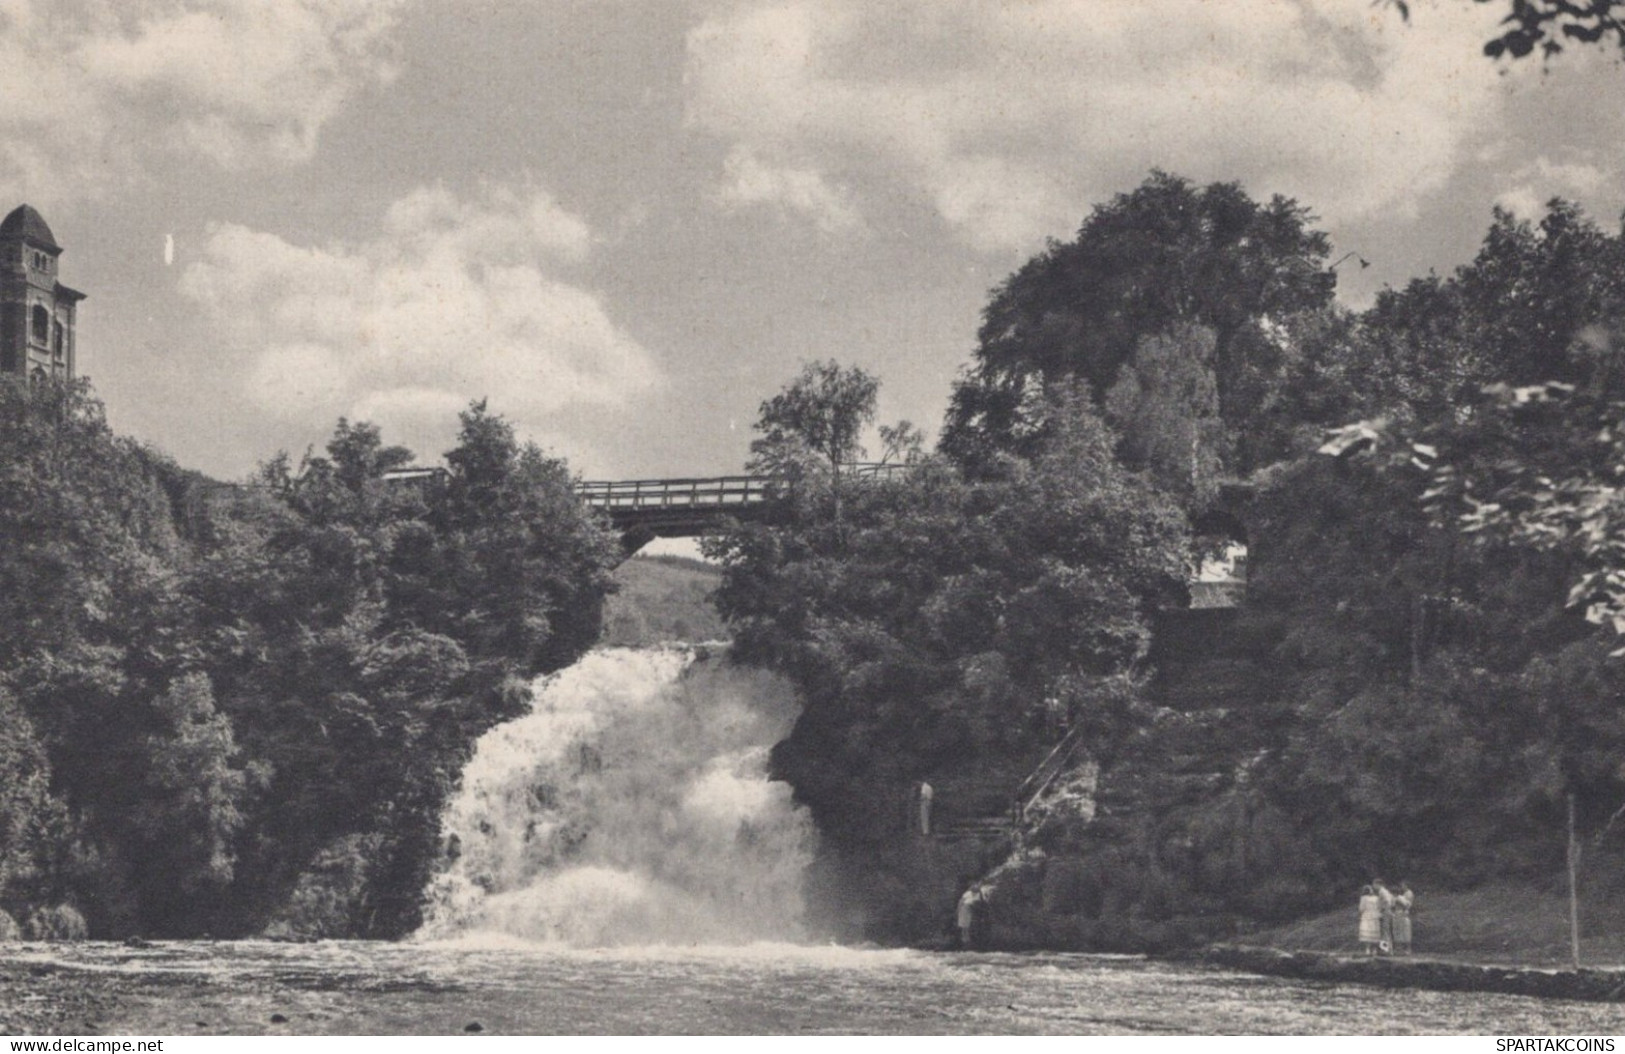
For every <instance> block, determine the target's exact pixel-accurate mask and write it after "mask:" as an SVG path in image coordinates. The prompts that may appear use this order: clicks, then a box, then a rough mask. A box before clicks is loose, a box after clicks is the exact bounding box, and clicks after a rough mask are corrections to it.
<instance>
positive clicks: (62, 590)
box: [0, 383, 618, 935]
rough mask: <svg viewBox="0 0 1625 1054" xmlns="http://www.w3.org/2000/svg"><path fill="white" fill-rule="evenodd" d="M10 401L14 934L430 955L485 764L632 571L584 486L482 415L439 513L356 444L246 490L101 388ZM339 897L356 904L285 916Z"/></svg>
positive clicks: (354, 433)
mask: <svg viewBox="0 0 1625 1054" xmlns="http://www.w3.org/2000/svg"><path fill="white" fill-rule="evenodd" d="M0 401H3V402H4V404H5V405H4V407H3V408H0V433H3V434H0V450H3V451H4V453H3V454H0V521H3V522H0V537H3V538H4V539H5V545H4V546H0V604H3V605H4V611H3V616H4V625H3V626H0V770H3V771H4V772H5V775H6V779H5V790H4V792H3V793H0V839H3V843H0V859H3V861H4V863H3V864H0V909H3V910H6V911H7V912H8V913H9V914H11V915H12V916H14V917H18V918H23V917H26V916H28V915H29V914H31V913H32V911H33V910H35V909H36V908H38V907H40V906H43V905H49V904H57V903H69V904H75V905H77V906H78V908H79V909H80V910H82V911H83V912H84V913H85V914H86V915H87V916H88V918H89V920H90V923H91V926H92V929H93V931H94V932H99V933H107V934H116V933H121V932H131V931H134V932H141V933H148V934H176V935H180V934H188V933H199V932H205V931H208V932H214V933H217V934H221V933H243V932H252V931H255V930H258V929H259V928H261V927H262V926H264V925H265V924H266V923H267V921H268V920H272V919H274V918H279V917H280V918H281V919H282V921H283V924H284V925H285V926H286V927H288V928H291V929H294V930H304V931H313V932H327V933H346V934H362V935H366V934H372V935H389V934H398V933H401V932H404V931H406V930H408V929H409V928H410V927H411V926H412V925H413V924H414V922H415V919H416V915H417V911H418V898H419V896H420V894H421V891H422V888H423V885H424V880H425V878H426V876H427V874H428V871H429V869H430V868H431V866H432V865H433V862H434V854H435V853H436V851H437V845H438V820H439V811H440V806H441V803H442V801H443V799H444V796H445V795H446V793H447V792H448V791H449V789H450V788H451V786H452V784H453V782H454V781H455V779H456V775H457V773H458V772H459V771H460V768H461V765H462V762H463V760H464V759H465V757H466V754H467V751H468V749H469V747H470V745H471V743H472V740H473V738H474V737H476V736H477V735H478V734H479V733H480V732H482V731H484V730H485V729H486V728H488V727H490V726H491V725H492V724H493V723H495V722H497V721H500V720H503V719H505V718H507V717H511V716H513V715H514V714H515V713H517V712H519V710H520V709H521V708H522V706H523V705H524V702H525V700H526V698H527V688H526V682H527V680H528V679H529V678H530V677H531V676H533V675H535V674H536V673H538V672H541V671H544V670H550V669H556V668H558V667H559V666H560V665H563V664H564V663H566V662H569V661H571V660H572V659H573V658H574V657H575V656H576V655H578V654H579V653H580V652H581V651H582V650H584V649H585V648H586V647H587V646H588V645H589V644H590V643H591V641H592V640H593V639H594V638H595V636H596V633H597V621H598V611H599V602H600V601H601V598H602V596H603V593H604V592H605V590H606V588H607V577H606V575H607V569H608V568H609V567H611V566H613V563H614V562H615V560H616V559H617V558H618V550H617V547H616V546H615V544H614V540H613V539H612V538H611V537H610V536H608V535H607V533H606V532H605V531H603V530H602V529H600V528H599V527H598V526H597V525H596V524H595V523H594V522H593V521H592V520H591V519H590V518H589V517H588V516H587V515H586V514H585V513H584V512H583V510H582V507H581V506H580V505H579V503H577V502H576V501H575V499H574V497H573V494H572V492H571V489H570V485H569V484H570V480H569V477H568V475H567V473H566V471H565V469H564V467H563V465H562V464H560V463H558V462H556V461H553V460H551V459H549V458H547V457H545V456H543V455H542V454H541V453H540V452H539V451H537V450H536V449H534V448H531V447H521V446H520V445H519V444H518V443H517V442H516V441H515V439H514V437H513V434H512V430H511V429H510V428H509V427H508V425H507V424H506V423H505V422H504V421H502V420H501V419H500V418H499V417H496V416H494V415H492V414H490V413H488V412H487V411H486V410H485V408H484V406H483V404H481V405H476V406H474V407H472V408H471V409H470V410H469V411H468V412H467V413H466V414H464V416H463V430H462V434H461V436H460V438H459V443H458V445H457V447H456V448H455V449H454V450H453V451H451V452H450V453H449V454H448V457H447V461H448V465H449V472H448V475H447V477H446V479H445V480H444V482H443V483H442V482H437V481H435V480H428V481H424V482H420V483H419V484H418V485H415V486H414V485H404V486H403V485H399V484H391V483H389V482H387V481H386V480H385V473H386V472H388V471H389V470H390V469H393V468H397V467H400V466H401V465H403V464H406V463H407V462H409V461H411V459H412V455H411V453H410V452H408V451H406V450H404V449H402V448H399V447H389V446H385V445H384V444H383V443H382V441H381V439H380V437H379V434H378V431H377V429H375V428H373V427H372V426H370V425H366V424H351V423H349V422H345V421H340V422H339V425H338V427H337V429H336V430H335V432H334V434H333V438H332V440H331V441H330V442H329V443H328V445H327V448H326V451H325V455H324V456H307V457H306V458H304V459H303V461H302V462H301V464H300V465H299V466H298V468H297V470H296V469H295V468H294V467H293V466H292V465H291V462H290V460H289V459H288V458H287V457H285V456H284V457H278V458H276V459H274V460H273V461H271V462H269V463H268V464H267V465H266V466H265V467H264V468H263V470H262V471H261V473H260V476H259V478H258V479H257V480H256V481H254V483H252V484H251V485H248V486H225V485H220V484H214V483H211V482H210V481H207V480H205V479H203V478H202V477H199V476H197V475H196V474H193V473H187V472H183V471H181V470H179V469H177V468H175V467H174V466H173V465H172V464H170V463H168V462H167V461H165V460H164V459H163V458H161V457H158V456H155V455H153V454H152V453H151V452H149V451H147V450H145V449H143V448H141V447H139V446H137V445H136V444H134V443H131V442H129V441H127V440H123V439H120V438H118V437H116V436H114V435H112V434H111V433H110V432H109V431H108V429H107V427H106V425H105V423H104V422H103V420H102V417H101V414H100V410H99V407H98V405H97V404H96V403H95V402H94V400H93V399H92V398H91V397H90V395H89V393H88V391H87V390H86V389H85V388H84V387H83V385H79V386H74V387H69V388H58V387H52V386H45V387H40V388H25V387H22V386H19V385H15V384H12V383H4V384H0ZM363 847H364V849H365V856H364V857H360V856H357V854H358V853H360V852H361V849H362V848H363ZM323 868H325V869H326V870H327V871H329V872H334V873H338V872H344V873H345V874H347V875H348V876H349V881H348V884H347V885H344V888H343V891H342V895H341V894H337V893H335V894H333V895H330V896H327V897H326V898H325V900H322V905H323V906H322V910H321V911H319V912H316V913H314V914H312V913H311V912H310V911H308V910H306V911H305V913H304V915H302V916H301V915H300V913H299V911H297V910H296V911H293V912H292V914H290V912H289V909H288V908H287V907H286V905H287V904H288V902H289V898H290V894H291V893H292V892H293V891H294V890H295V889H296V888H303V889H306V890H307V892H308V890H309V886H310V883H311V881H312V875H313V874H314V873H316V872H320V871H321V870H322V869H323ZM316 899H321V898H316ZM311 902H312V897H310V896H307V897H306V898H305V899H304V901H303V902H302V903H303V904H304V906H305V908H307V909H308V906H309V904H310V903H311Z"/></svg>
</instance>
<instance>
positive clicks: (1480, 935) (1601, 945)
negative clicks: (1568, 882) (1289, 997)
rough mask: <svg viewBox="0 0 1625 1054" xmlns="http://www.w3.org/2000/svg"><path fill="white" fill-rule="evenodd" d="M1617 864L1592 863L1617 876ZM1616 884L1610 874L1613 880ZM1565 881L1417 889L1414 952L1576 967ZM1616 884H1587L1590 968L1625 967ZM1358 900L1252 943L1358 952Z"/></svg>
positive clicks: (1584, 936) (1584, 948) (1583, 933)
mask: <svg viewBox="0 0 1625 1054" xmlns="http://www.w3.org/2000/svg"><path fill="white" fill-rule="evenodd" d="M1619 864H1620V861H1619V860H1617V859H1610V860H1606V861H1604V860H1600V859H1599V860H1597V861H1595V862H1594V864H1591V863H1590V862H1588V868H1589V867H1590V866H1595V867H1597V868H1606V869H1608V870H1610V871H1615V872H1616V873H1617V869H1618V867H1619ZM1610 878H1611V876H1610ZM1563 882H1564V880H1563V879H1561V878H1558V879H1554V880H1553V881H1551V882H1549V883H1543V884H1536V885H1515V884H1511V883H1500V884H1493V885H1486V886H1482V887H1480V888H1478V889H1474V890H1468V891H1465V892H1457V893H1437V894H1434V893H1429V892H1428V891H1427V890H1426V889H1419V890H1417V894H1416V908H1415V911H1414V913H1413V916H1412V922H1413V926H1414V943H1413V951H1414V953H1415V954H1416V955H1417V956H1419V957H1421V956H1426V957H1430V958H1446V959H1461V960H1466V961H1471V962H1481V963H1499V964H1508V965H1520V966H1563V965H1567V964H1568V962H1569V902H1568V895H1567V892H1566V887H1565V886H1564V884H1563ZM1615 885H1616V884H1615V882H1613V881H1606V882H1598V881H1592V882H1586V881H1584V879H1582V883H1581V891H1580V960H1581V962H1582V963H1583V964H1584V965H1587V966H1612V965H1622V964H1625V898H1622V897H1621V896H1620V891H1619V889H1618V888H1610V887H1615ZM1356 900H1357V898H1356V897H1354V896H1352V895H1351V897H1350V900H1349V906H1348V908H1347V909H1345V910H1340V911H1334V912H1329V913H1327V914H1325V915H1320V916H1317V917H1315V918H1310V919H1303V920H1300V921H1298V922H1294V923H1290V924H1288V925H1286V926H1281V927H1277V928H1275V929H1271V930H1266V931H1263V932H1261V933H1256V934H1250V935H1247V936H1246V937H1244V938H1242V940H1243V941H1244V943H1247V944H1267V945H1270V946H1273V947H1276V948H1283V949H1286V950H1288V951H1324V952H1345V953H1351V954H1352V953H1355V952H1358V951H1359V947H1360V946H1359V942H1358V941H1357V940H1356V939H1355V927H1356V921H1357V914H1358V911H1357V907H1356V903H1355V902H1356Z"/></svg>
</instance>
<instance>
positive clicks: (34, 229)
mask: <svg viewBox="0 0 1625 1054" xmlns="http://www.w3.org/2000/svg"><path fill="white" fill-rule="evenodd" d="M0 238H21V239H22V240H23V241H26V242H29V243H30V244H32V245H36V246H38V247H39V248H41V249H49V250H50V251H51V252H58V253H59V252H61V251H62V246H60V245H58V244H57V243H56V239H55V238H53V237H52V236H51V228H50V227H48V226H47V225H46V223H45V217H44V216H41V215H40V214H39V210H38V209H36V208H34V206H32V205H18V206H17V207H16V208H14V209H12V210H11V213H10V214H9V215H8V216H6V218H5V219H4V220H0Z"/></svg>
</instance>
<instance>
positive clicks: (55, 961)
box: [0, 940, 1625, 1035]
mask: <svg viewBox="0 0 1625 1054" xmlns="http://www.w3.org/2000/svg"><path fill="white" fill-rule="evenodd" d="M0 971H9V972H11V973H13V974H22V975H27V976H28V977H29V981H28V990H29V991H31V992H32V993H33V994H34V996H35V997H38V998H41V999H49V998H51V997H52V995H53V993H60V992H61V991H63V990H64V989H66V988H69V987H80V988H84V987H87V986H88V987H89V988H90V989H91V990H92V992H93V993H95V994H96V996H97V999H96V1000H94V1007H93V1008H92V1009H90V1010H87V1011H85V1012H84V1013H83V1014H82V1015H81V1017H80V1018H79V1019H67V1020H63V1021H61V1023H60V1024H61V1027H62V1028H63V1030H65V1031H71V1032H81V1033H88V1032H98V1033H103V1034H125V1035H129V1034H134V1035H212V1034H231V1035H258V1034H269V1035H310V1034H369V1035H370V1034H386V1035H447V1034H461V1033H463V1032H465V1031H480V1032H485V1033H492V1034H572V1035H574V1034H605V1033H616V1034H619V1033H633V1034H649V1033H680V1034H696V1033H700V1034H712V1033H727V1034H733V1033H769V1034H777V1035H795V1034H804V1033H884V1034H917V1033H937V1034H981V1033H1064V1034H1113V1035H1122V1034H1129V1035H1134V1034H1186V1033H1194V1034H1213V1033H1220V1034H1225V1033H1264V1034H1272V1033H1286V1034H1316V1033H1332V1034H1341V1033H1358V1034H1367V1033H1392V1034H1408V1033H1424V1034H1437V1033H1475V1034H1477V1033H1521V1034H1541V1035H1549V1034H1553V1033H1568V1034H1577V1033H1578V1034H1593V1035H1595V1034H1602V1033H1606V1034H1613V1033H1620V1032H1625V1006H1619V1005H1612V1004H1608V1005H1602V1004H1588V1003H1574V1002H1564V1001H1555V1000H1539V999H1530V998H1525V997H1520V996H1498V995H1484V994H1473V993H1453V992H1452V993H1447V992H1427V991H1409V990H1405V991H1392V990H1387V989H1380V988H1367V987H1363V986H1358V985H1330V984H1325V983H1315V982H1303V981H1290V980H1283V979H1278V978H1266V977H1255V976H1251V975H1246V974H1238V973H1233V972H1229V971H1224V970H1216V969H1209V968H1205V967H1201V966H1195V965H1186V964H1175V963H1161V962H1151V961H1146V960H1142V959H1137V958H1132V957H1105V956H1089V955H1065V954H1052V953H1040V954H1030V955H1014V954H966V953H947V952H918V951H903V950H884V949H853V948H842V947H834V946H818V945H787V944H751V945H743V946H695V947H675V946H660V947H651V948H632V947H621V948H615V949H571V948H565V947H557V946H545V945H533V944H527V943H524V942H520V941H512V940H510V941H504V942H493V941H484V942H477V943H476V942H471V941H468V940H460V941H452V942H428V943H402V944H383V943H363V942H355V941H331V942H321V943H317V944H275V943H269V942H258V941H241V942H225V941H222V942H195V941H190V942H189V941H177V942H163V943H158V944H155V945H153V946H151V947H145V948H129V947H125V946H123V945H120V944H111V943H100V942H87V943H83V944H59V945H47V944H26V945H18V944H14V945H8V946H3V947H0ZM4 991H6V990H4V989H0V992H4ZM9 991H10V994H12V995H13V996H15V995H16V992H17V989H11V990H9ZM17 998H25V997H23V996H17ZM472 1026H478V1027H477V1029H475V1028H473V1027H472ZM0 1031H3V1030H0Z"/></svg>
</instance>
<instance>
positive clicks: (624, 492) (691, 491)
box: [576, 476, 779, 512]
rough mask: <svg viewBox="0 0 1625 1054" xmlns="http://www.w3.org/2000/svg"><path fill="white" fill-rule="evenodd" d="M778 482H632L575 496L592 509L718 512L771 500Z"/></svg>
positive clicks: (590, 485)
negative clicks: (710, 510) (686, 509)
mask: <svg viewBox="0 0 1625 1054" xmlns="http://www.w3.org/2000/svg"><path fill="white" fill-rule="evenodd" d="M778 486H779V481H778V480H776V479H774V478H773V477H771V476H714V477H711V478H709V479H633V480H616V481H611V482H584V483H578V484H576V494H577V495H578V496H579V497H580V498H581V500H582V501H583V502H585V503H586V504H588V505H590V506H592V507H593V508H595V509H603V510H605V511H609V512H615V511H621V510H628V509H684V508H689V509H721V508H729V507H731V506H737V505H754V504H756V503H758V502H762V501H766V500H767V499H768V498H770V497H771V496H772V495H773V493H774V491H775V489H776V488H777V487H778Z"/></svg>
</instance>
